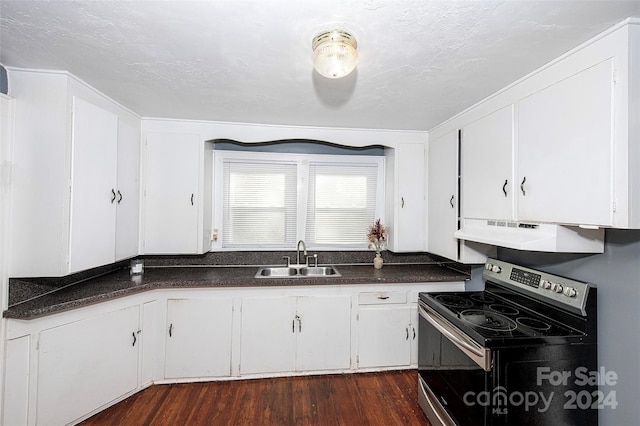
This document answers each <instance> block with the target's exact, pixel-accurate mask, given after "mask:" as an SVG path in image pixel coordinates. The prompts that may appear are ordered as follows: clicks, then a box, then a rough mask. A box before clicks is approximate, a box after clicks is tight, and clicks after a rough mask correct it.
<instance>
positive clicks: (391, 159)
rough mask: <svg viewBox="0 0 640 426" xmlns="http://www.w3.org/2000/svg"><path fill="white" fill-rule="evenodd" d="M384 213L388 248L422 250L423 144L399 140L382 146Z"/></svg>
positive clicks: (423, 248) (423, 213) (401, 250)
mask: <svg viewBox="0 0 640 426" xmlns="http://www.w3.org/2000/svg"><path fill="white" fill-rule="evenodd" d="M386 161H387V185H386V191H387V192H386V199H387V201H386V203H387V205H386V217H387V221H388V222H389V223H388V225H389V246H388V248H389V250H391V251H394V252H412V251H424V250H425V235H426V231H425V225H426V221H425V144H418V143H400V144H398V146H397V147H396V148H394V149H387V150H386Z"/></svg>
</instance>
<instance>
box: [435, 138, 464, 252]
mask: <svg viewBox="0 0 640 426" xmlns="http://www.w3.org/2000/svg"><path fill="white" fill-rule="evenodd" d="M428 169H429V203H428V206H429V215H428V216H429V219H428V220H429V221H428V224H429V227H428V249H429V252H431V253H433V254H438V255H440V256H444V257H446V258H449V259H454V260H457V259H458V240H457V239H456V238H454V237H453V233H454V232H455V231H456V230H457V229H458V131H453V132H450V133H447V134H446V135H444V136H442V137H440V138H438V139H433V140H430V141H429V167H428Z"/></svg>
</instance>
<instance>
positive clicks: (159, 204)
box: [144, 133, 201, 254]
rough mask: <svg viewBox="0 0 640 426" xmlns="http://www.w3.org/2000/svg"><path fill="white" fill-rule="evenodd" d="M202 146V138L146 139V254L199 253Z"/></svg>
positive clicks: (161, 136)
mask: <svg viewBox="0 0 640 426" xmlns="http://www.w3.org/2000/svg"><path fill="white" fill-rule="evenodd" d="M200 146H201V143H200V136H199V135H192V134H164V133H151V134H149V135H148V136H147V143H146V179H145V209H144V228H145V229H144V251H145V253H147V254H163V253H164V254H178V253H180V254H186V253H197V252H198V208H199V207H198V204H199V199H198V188H199V176H200V170H199V164H200Z"/></svg>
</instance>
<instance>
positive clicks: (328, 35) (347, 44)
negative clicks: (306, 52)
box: [311, 30, 358, 78]
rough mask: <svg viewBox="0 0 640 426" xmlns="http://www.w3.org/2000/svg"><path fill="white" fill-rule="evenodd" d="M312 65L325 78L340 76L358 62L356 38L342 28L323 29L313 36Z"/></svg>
mask: <svg viewBox="0 0 640 426" xmlns="http://www.w3.org/2000/svg"><path fill="white" fill-rule="evenodd" d="M311 47H312V48H313V67H314V68H315V69H316V71H318V73H320V75H322V76H324V77H327V78H342V77H344V76H346V75H348V74H349V73H350V72H351V71H353V70H354V69H355V67H356V65H357V64H358V51H357V50H356V49H357V48H358V43H357V42H356V38H355V37H354V36H353V35H351V34H350V33H348V32H347V31H344V30H332V31H325V32H322V33H320V34H318V35H317V36H315V37H314V38H313V43H312V45H311Z"/></svg>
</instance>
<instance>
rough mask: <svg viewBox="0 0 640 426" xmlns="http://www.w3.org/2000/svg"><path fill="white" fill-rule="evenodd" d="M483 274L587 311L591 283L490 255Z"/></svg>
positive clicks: (570, 306) (492, 280) (506, 284)
mask: <svg viewBox="0 0 640 426" xmlns="http://www.w3.org/2000/svg"><path fill="white" fill-rule="evenodd" d="M483 277H484V279H485V281H486V280H488V281H491V282H493V283H496V284H500V285H503V286H506V287H511V288H516V289H519V290H522V291H524V292H525V293H530V294H533V295H536V296H537V297H538V298H546V299H548V301H553V302H555V304H558V303H559V304H562V305H563V306H564V307H565V308H571V310H574V311H578V312H580V313H582V314H583V315H584V314H585V309H584V308H585V305H586V301H587V296H588V292H589V288H590V287H592V285H591V284H589V283H585V282H582V281H576V280H572V279H569V278H565V277H560V276H557V275H552V274H548V273H546V272H542V271H536V270H534V269H530V268H526V267H523V266H518V265H514V264H512V263H508V262H503V261H500V260H496V259H487V263H486V264H485V265H484V273H483Z"/></svg>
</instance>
